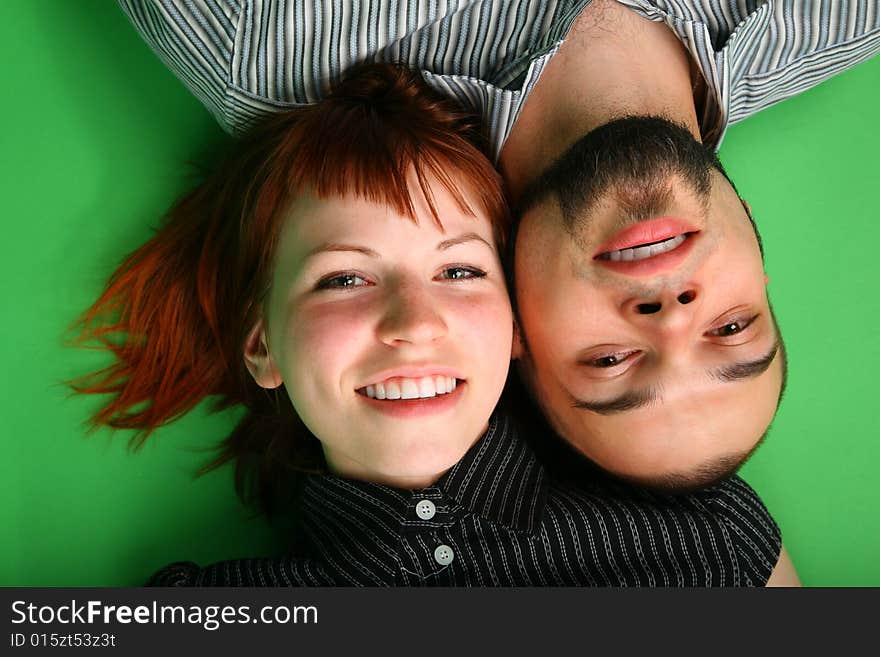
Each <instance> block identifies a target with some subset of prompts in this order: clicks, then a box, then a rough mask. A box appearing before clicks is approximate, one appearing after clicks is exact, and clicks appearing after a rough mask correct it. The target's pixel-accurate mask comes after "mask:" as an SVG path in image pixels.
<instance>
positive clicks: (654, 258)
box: [593, 217, 700, 276]
mask: <svg viewBox="0 0 880 657" xmlns="http://www.w3.org/2000/svg"><path fill="white" fill-rule="evenodd" d="M699 233H700V231H699V230H697V229H695V228H694V227H693V225H692V224H690V223H689V222H686V221H684V220H682V219H677V218H675V217H661V218H659V219H652V220H651V221H644V222H641V223H639V224H636V225H635V226H630V227H629V228H626V229H624V230H622V231H620V232H618V233H617V234H616V235H614V237H612V238H611V239H610V240H608V241H607V242H605V243H604V244H603V245H602V246H601V247H600V248H599V249H598V250H597V252H596V254H595V255H594V256H593V260H595V261H596V262H597V263H598V264H600V265H602V266H603V267H606V268H607V269H610V270H611V271H614V272H617V273H619V274H626V275H629V276H653V275H655V274H659V273H661V272H663V271H666V270H669V269H673V268H675V267H677V266H678V265H680V264H681V263H682V262H683V261H684V260H685V259H686V258H687V256H688V254H689V253H690V252H691V249H692V248H693V245H694V242H695V241H696V239H697V237H698V236H699Z"/></svg>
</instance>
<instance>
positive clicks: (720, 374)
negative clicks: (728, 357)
mask: <svg viewBox="0 0 880 657" xmlns="http://www.w3.org/2000/svg"><path fill="white" fill-rule="evenodd" d="M778 351H779V341H778V340H777V341H776V342H774V343H773V346H772V347H770V351H768V352H767V353H766V354H764V355H763V356H761V357H760V358H758V359H757V360H750V361H745V362H742V363H733V364H732V365H725V366H724V367H718V368H715V369H711V370H709V376H710V377H712V378H713V379H717V380H718V381H723V382H725V383H731V382H733V381H742V380H743V379H752V378H754V377H756V376H759V375H760V374H763V373H764V372H766V371H767V368H768V367H770V363H772V362H773V359H774V358H776V352H778Z"/></svg>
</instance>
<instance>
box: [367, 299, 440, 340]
mask: <svg viewBox="0 0 880 657" xmlns="http://www.w3.org/2000/svg"><path fill="white" fill-rule="evenodd" d="M446 333H447V326H446V321H445V319H444V317H443V313H442V312H441V310H440V309H439V308H438V307H437V303H436V301H435V300H433V299H432V298H431V296H430V295H429V294H428V292H427V291H426V290H424V289H423V288H421V287H419V286H413V285H401V286H399V287H398V289H396V290H395V291H394V293H393V295H392V296H391V298H390V299H389V300H388V305H387V308H386V310H385V314H384V315H383V317H382V320H381V321H380V323H379V327H378V335H379V339H380V340H381V341H382V342H384V343H385V344H388V345H392V346H394V345H398V344H401V343H411V344H419V343H429V342H433V341H434V340H436V339H438V338H440V337H443V336H444V335H446Z"/></svg>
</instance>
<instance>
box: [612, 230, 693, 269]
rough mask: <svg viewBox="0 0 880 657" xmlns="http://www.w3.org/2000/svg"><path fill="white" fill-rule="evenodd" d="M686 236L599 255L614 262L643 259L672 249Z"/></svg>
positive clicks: (677, 236)
mask: <svg viewBox="0 0 880 657" xmlns="http://www.w3.org/2000/svg"><path fill="white" fill-rule="evenodd" d="M686 237H687V236H686V235H676V236H675V237H670V238H669V239H668V240H664V241H662V242H657V243H656V244H649V245H646V246H637V247H633V248H631V249H621V250H620V251H608V252H607V253H603V254H602V255H601V256H599V257H600V258H601V259H603V260H613V261H614V262H620V261H624V262H630V261H633V260H644V259H645V258H650V257H651V256H655V255H660V254H661V253H666V252H667V251H672V250H673V249H675V248H677V247H678V246H679V245H680V244H681V243H682V242H684V241H685V239H686Z"/></svg>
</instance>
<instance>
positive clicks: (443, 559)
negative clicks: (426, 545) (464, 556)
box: [434, 545, 455, 566]
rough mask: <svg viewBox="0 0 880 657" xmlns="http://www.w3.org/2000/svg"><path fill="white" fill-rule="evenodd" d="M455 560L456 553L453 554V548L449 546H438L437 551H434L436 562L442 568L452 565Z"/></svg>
mask: <svg viewBox="0 0 880 657" xmlns="http://www.w3.org/2000/svg"><path fill="white" fill-rule="evenodd" d="M454 558H455V552H453V551H452V548H451V547H449V546H448V545H438V546H437V549H436V550H434V561H436V562H437V563H439V564H440V565H441V566H448V565H449V564H451V563H452V560H453V559H454Z"/></svg>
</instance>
